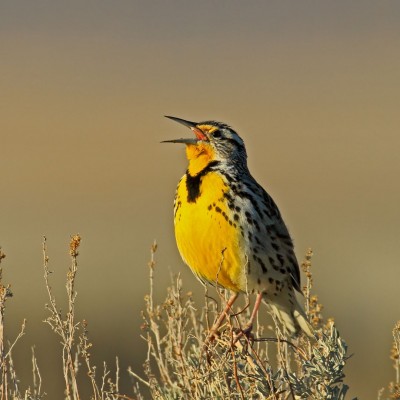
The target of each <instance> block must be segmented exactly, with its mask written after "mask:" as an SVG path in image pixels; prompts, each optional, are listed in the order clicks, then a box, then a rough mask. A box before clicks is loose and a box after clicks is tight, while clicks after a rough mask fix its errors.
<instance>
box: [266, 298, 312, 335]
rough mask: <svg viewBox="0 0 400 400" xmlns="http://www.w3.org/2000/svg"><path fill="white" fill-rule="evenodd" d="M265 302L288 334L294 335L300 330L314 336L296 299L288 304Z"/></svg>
mask: <svg viewBox="0 0 400 400" xmlns="http://www.w3.org/2000/svg"><path fill="white" fill-rule="evenodd" d="M266 304H267V306H268V308H269V309H270V311H271V312H272V314H273V315H274V316H275V317H276V319H277V320H278V321H279V322H280V323H281V324H282V325H283V327H284V329H285V331H286V332H287V333H288V334H289V335H290V336H292V337H296V336H297V335H299V333H300V332H301V331H302V332H304V333H305V334H306V335H307V336H308V337H310V338H314V336H315V334H314V329H313V327H312V326H311V324H310V322H309V321H308V319H307V316H306V314H305V312H304V311H303V309H302V308H301V306H300V304H299V303H298V302H297V301H295V304H294V305H291V304H290V305H289V304H280V303H271V302H269V301H268V300H266Z"/></svg>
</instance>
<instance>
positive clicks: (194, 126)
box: [161, 115, 208, 144]
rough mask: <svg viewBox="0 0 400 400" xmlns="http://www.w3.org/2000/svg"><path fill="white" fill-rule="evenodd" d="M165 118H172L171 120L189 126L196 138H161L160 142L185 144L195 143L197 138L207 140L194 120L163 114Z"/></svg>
mask: <svg viewBox="0 0 400 400" xmlns="http://www.w3.org/2000/svg"><path fill="white" fill-rule="evenodd" d="M165 117H166V118H169V119H172V120H173V121H176V122H179V123H180V124H182V125H185V126H187V127H188V128H190V129H191V130H192V131H193V133H194V134H195V135H196V138H187V139H172V140H163V141H162V142H161V143H186V144H196V143H197V142H198V141H199V140H208V139H207V136H206V135H205V134H204V132H203V131H202V130H201V129H199V128H198V127H197V123H196V122H191V121H186V120H185V119H182V118H177V117H170V116H169V115H165Z"/></svg>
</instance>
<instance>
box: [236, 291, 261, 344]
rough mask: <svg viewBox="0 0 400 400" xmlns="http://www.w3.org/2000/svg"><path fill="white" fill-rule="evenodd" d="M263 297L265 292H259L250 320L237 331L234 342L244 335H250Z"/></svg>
mask: <svg viewBox="0 0 400 400" xmlns="http://www.w3.org/2000/svg"><path fill="white" fill-rule="evenodd" d="M262 298H263V293H259V294H258V295H257V297H256V302H255V303H254V307H253V311H252V312H251V315H250V319H249V322H248V323H247V324H246V326H245V327H244V328H243V329H242V330H241V331H239V332H238V333H237V335H236V337H235V340H234V343H236V342H237V341H238V340H239V339H240V338H241V337H242V336H243V335H245V336H247V337H249V336H250V333H251V331H252V329H253V322H254V319H255V318H256V316H257V312H258V309H259V308H260V304H261V300H262Z"/></svg>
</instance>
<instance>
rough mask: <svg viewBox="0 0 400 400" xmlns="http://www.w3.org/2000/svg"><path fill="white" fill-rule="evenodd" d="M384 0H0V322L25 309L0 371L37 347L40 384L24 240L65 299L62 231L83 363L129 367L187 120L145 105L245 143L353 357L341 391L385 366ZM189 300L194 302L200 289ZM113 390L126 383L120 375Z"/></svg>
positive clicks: (39, 316) (390, 307)
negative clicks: (7, 287) (84, 325)
mask: <svg viewBox="0 0 400 400" xmlns="http://www.w3.org/2000/svg"><path fill="white" fill-rule="evenodd" d="M399 21H400V3H399V2H398V1H395V0H394V1H380V2H376V1H365V0H363V1H352V2H347V1H334V2H319V1H308V0H307V1H301V2H299V1H294V0H293V1H269V2H264V1H254V2H243V1H220V2H214V1H201V2H186V1H168V2H166V1H152V2H139V1H114V2H111V1H85V2H82V1H68V2H64V1H58V0H51V1H50V0H48V1H43V0H37V1H29V0H20V1H19V0H14V1H3V2H2V3H1V5H0V54H1V56H0V68H1V73H0V93H1V98H0V168H1V175H0V177H1V178H0V182H1V195H0V204H1V220H0V244H1V246H2V248H3V250H4V252H5V253H6V254H7V258H6V259H5V260H4V263H3V264H2V265H3V268H4V275H5V282H10V283H11V284H12V290H13V292H14V298H13V299H11V300H10V301H9V302H8V309H7V320H6V323H7V330H6V334H7V336H8V337H9V339H10V340H11V339H12V338H13V337H14V336H15V335H16V334H17V332H18V330H19V324H20V321H21V320H22V318H23V317H27V318H28V326H27V334H26V336H25V337H24V338H23V339H22V341H21V342H20V343H19V345H18V346H17V348H16V350H15V364H16V365H15V366H16V368H17V370H19V371H20V374H21V371H23V374H22V375H21V377H22V378H23V382H22V387H25V386H26V385H27V383H28V378H29V376H30V375H29V374H30V365H29V363H30V347H31V346H32V345H33V344H35V345H36V351H37V353H38V362H39V367H40V368H41V372H42V378H43V380H44V383H43V384H44V386H45V390H46V391H47V392H48V393H49V398H51V399H57V398H62V390H63V389H62V388H63V386H62V385H63V383H62V374H61V364H60V356H59V354H60V352H61V348H60V345H59V343H58V339H57V338H56V337H55V336H54V335H53V334H52V333H51V332H50V328H49V327H48V326H46V325H45V324H43V323H42V320H43V319H44V318H45V317H46V312H45V311H44V304H45V303H46V301H47V299H46V293H45V287H44V283H43V277H42V275H43V272H42V253H41V241H42V235H46V236H47V238H48V246H49V254H50V268H51V269H52V270H53V271H54V274H53V275H52V279H53V281H52V282H53V287H54V290H55V291H56V294H57V297H58V299H59V301H60V304H61V305H62V306H63V307H65V302H64V298H63V295H64V278H65V272H66V269H67V267H68V265H69V258H68V242H69V236H70V234H73V233H77V232H79V233H80V234H81V235H82V237H83V241H82V246H81V251H80V254H81V255H80V258H79V262H80V270H79V276H78V286H77V290H78V300H77V301H78V311H79V315H78V316H79V317H80V318H86V319H87V320H88V322H89V333H90V335H91V338H92V340H93V342H94V346H95V349H94V354H95V361H96V362H97V363H98V365H99V369H100V366H101V362H102V360H103V359H104V360H106V361H107V362H108V363H109V364H112V363H113V359H114V356H115V355H119V357H120V360H121V369H122V370H124V369H126V367H127V366H128V365H132V366H134V367H135V366H136V368H138V369H139V370H140V369H141V367H140V365H141V364H142V362H143V360H144V356H145V355H144V349H145V346H144V344H143V345H142V344H141V342H140V341H139V339H138V337H139V333H140V329H139V325H140V323H141V319H140V311H141V309H142V308H143V306H144V302H143V297H144V295H145V294H146V293H147V291H148V279H147V275H148V268H147V260H148V257H149V247H150V245H151V243H152V242H153V240H154V239H157V242H158V244H159V251H158V254H157V260H158V264H157V272H156V290H157V296H158V298H160V299H162V298H163V297H164V295H165V292H166V286H167V283H166V282H168V279H169V278H168V276H169V273H170V272H169V271H170V270H172V271H173V272H178V271H182V273H183V277H184V284H185V288H187V290H193V291H195V292H196V293H198V294H199V295H201V294H202V293H203V290H202V288H201V286H200V285H199V284H198V282H197V281H196V280H195V279H194V278H193V277H192V275H191V273H190V272H188V271H187V269H186V267H185V266H184V265H183V263H182V262H181V260H180V258H179V255H178V252H177V250H176V247H175V242H174V238H173V223H172V202H173V196H174V191H175V187H176V184H177V182H178V179H179V178H180V177H181V175H182V174H183V172H184V170H185V166H186V162H185V157H184V149H183V147H181V146H178V145H176V146H172V145H163V144H160V141H161V140H164V139H171V138H177V137H182V136H185V135H187V134H189V132H186V131H185V129H184V128H183V127H181V126H179V125H177V124H174V123H172V122H171V121H168V120H166V119H165V118H163V115H165V114H167V115H174V116H178V117H182V118H186V119H189V120H204V119H217V120H221V121H224V122H227V123H229V124H230V125H232V126H233V127H234V128H235V129H236V130H237V131H238V132H239V134H241V136H242V137H243V138H244V140H245V142H246V145H247V150H248V154H249V164H250V169H251V171H252V173H253V175H254V176H255V177H256V178H257V179H258V181H259V182H260V183H261V184H262V185H263V186H264V187H265V188H266V189H267V190H268V191H269V193H270V194H271V195H272V196H273V197H274V199H275V200H276V201H277V203H278V205H279V207H280V208H281V211H282V213H283V215H284V217H285V220H286V223H287V224H288V226H289V228H290V230H291V233H292V235H293V236H294V239H295V243H296V250H297V255H298V257H299V259H301V258H302V257H303V254H304V253H305V251H306V249H307V247H309V246H311V247H312V248H313V250H314V253H315V257H314V277H315V291H316V292H317V293H318V294H319V296H320V300H321V301H322V303H323V304H324V306H325V317H329V316H334V317H335V320H336V322H337V326H338V328H339V330H340V333H341V334H342V336H343V337H344V338H345V340H346V341H347V343H348V345H349V353H354V356H353V358H352V359H351V360H350V361H349V363H348V367H347V379H346V383H347V384H349V385H350V386H351V394H352V395H353V396H356V395H357V396H359V397H360V398H368V399H369V398H370V399H375V398H376V397H377V391H378V389H380V388H381V387H382V386H386V385H387V383H388V382H389V381H390V380H393V379H394V371H393V370H392V367H391V364H392V362H391V360H390V359H389V350H390V346H391V330H392V327H393V325H394V323H395V321H396V320H398V319H399V318H400V309H399V280H400V269H399V258H400V226H399V225H400V211H399V204H400V187H399V172H400V156H399V149H400V136H399V133H400V132H399V131H400V115H399V105H400V52H399V49H400V24H399ZM200 304H202V303H200ZM123 380H124V381H125V383H124V385H125V388H126V390H127V391H128V390H129V385H130V383H129V380H128V379H127V375H125V376H124V379H123Z"/></svg>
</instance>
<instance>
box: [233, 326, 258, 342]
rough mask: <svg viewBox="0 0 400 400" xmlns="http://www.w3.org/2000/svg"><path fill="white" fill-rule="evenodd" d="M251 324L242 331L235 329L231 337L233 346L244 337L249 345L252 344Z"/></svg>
mask: <svg viewBox="0 0 400 400" xmlns="http://www.w3.org/2000/svg"><path fill="white" fill-rule="evenodd" d="M252 330H253V324H251V323H250V324H248V325H246V326H245V327H244V328H243V329H235V331H234V335H233V344H235V343H236V342H237V341H238V340H239V339H240V338H242V337H245V338H246V340H247V341H248V342H250V343H253V342H254V335H253V333H252Z"/></svg>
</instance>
